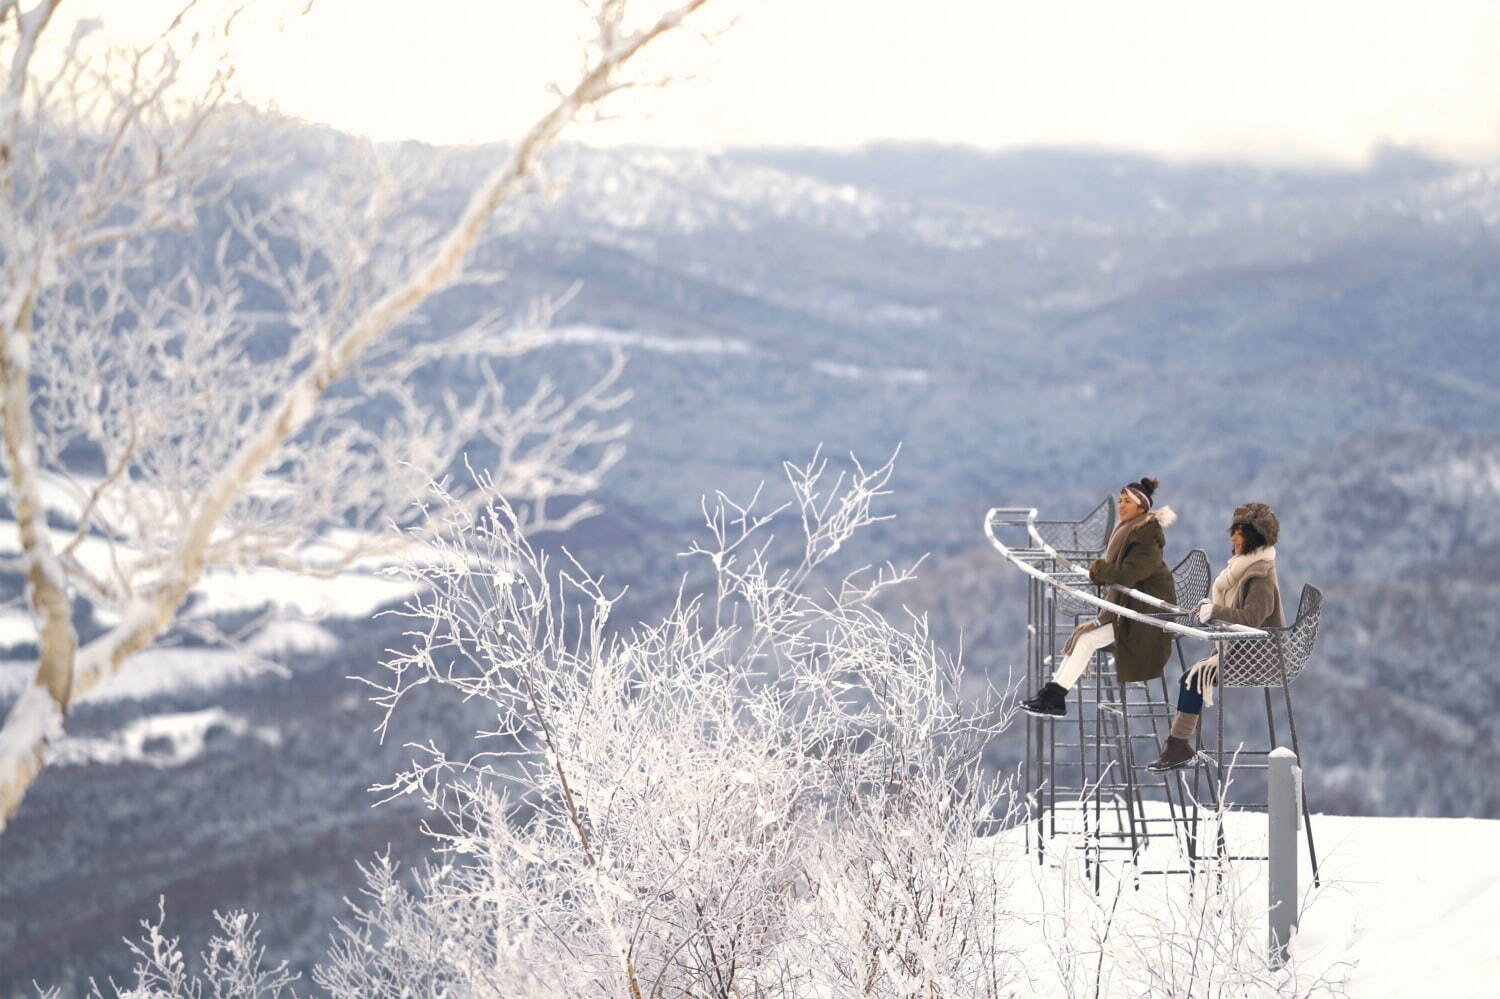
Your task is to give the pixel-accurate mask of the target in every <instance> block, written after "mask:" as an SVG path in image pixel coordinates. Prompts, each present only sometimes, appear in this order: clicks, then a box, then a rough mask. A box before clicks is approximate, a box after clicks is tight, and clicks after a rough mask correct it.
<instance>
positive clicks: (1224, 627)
mask: <svg viewBox="0 0 1500 999" xmlns="http://www.w3.org/2000/svg"><path fill="white" fill-rule="evenodd" d="M1037 523H1038V521H1037V510H1036V507H1019V506H997V507H991V508H990V510H989V512H988V513H986V514H985V515H984V534H985V537H987V538H989V539H990V544H992V545H994V546H995V549H996V550H997V551H999V552H1000V554H1001V555H1004V556H1005V558H1006V559H1007V560H1008V561H1009V562H1010V563H1011V564H1012V565H1014V566H1015V567H1016V568H1018V569H1020V570H1021V571H1022V572H1024V573H1026V574H1027V575H1028V576H1031V577H1032V578H1034V579H1038V580H1041V581H1042V582H1044V583H1046V584H1047V585H1048V586H1050V587H1052V588H1054V589H1056V590H1058V591H1060V592H1061V593H1063V594H1065V595H1066V596H1067V598H1068V599H1069V601H1071V602H1073V603H1082V604H1088V605H1090V606H1093V607H1096V608H1098V609H1099V610H1107V611H1110V612H1111V613H1114V614H1117V615H1119V616H1120V617H1123V618H1129V619H1130V620H1132V621H1140V622H1141V623H1143V624H1149V625H1151V627H1153V628H1160V629H1161V630H1162V631H1167V632H1171V633H1172V634H1174V635H1182V636H1184V637H1186V638H1197V639H1200V640H1202V641H1205V642H1223V641H1231V642H1239V641H1243V640H1245V639H1252V638H1258V639H1266V638H1270V637H1271V636H1270V633H1269V632H1267V631H1266V630H1265V629H1263V628H1251V627H1249V626H1247V625H1243V624H1229V623H1218V624H1207V625H1201V626H1198V627H1194V626H1192V625H1187V624H1180V623H1178V622H1177V621H1175V620H1172V618H1174V617H1186V616H1187V614H1188V612H1187V611H1186V610H1184V609H1183V608H1181V607H1179V606H1177V605H1176V604H1173V603H1169V602H1167V601H1165V600H1161V599H1159V598H1157V597H1154V596H1152V595H1151V594H1149V593H1142V592H1141V591H1140V590H1137V589H1133V588H1132V587H1129V586H1118V585H1116V586H1115V587H1114V590H1115V591H1116V592H1119V593H1123V594H1124V595H1126V596H1128V597H1130V598H1131V599H1132V600H1136V601H1139V602H1140V603H1143V604H1145V605H1146V606H1148V607H1155V608H1156V609H1157V610H1159V611H1162V612H1163V613H1162V614H1146V613H1142V612H1141V611H1138V610H1135V609H1134V608H1130V607H1125V606H1123V605H1121V604H1117V603H1115V602H1114V601H1112V600H1108V599H1106V598H1104V597H1101V596H1099V595H1098V594H1095V593H1091V592H1089V590H1086V589H1083V588H1082V587H1085V586H1088V587H1092V585H1093V584H1092V583H1090V582H1089V576H1088V570H1087V569H1082V568H1079V567H1078V566H1077V565H1075V564H1074V563H1073V562H1072V561H1070V560H1069V559H1067V558H1065V557H1064V556H1063V555H1062V554H1061V553H1060V552H1058V550H1057V549H1056V548H1054V547H1052V545H1051V544H1049V543H1048V542H1047V540H1046V539H1045V538H1043V537H1042V535H1041V532H1040V531H1038V529H1037ZM1006 527H1011V528H1025V529H1026V534H1027V538H1028V540H1029V541H1030V542H1031V545H1030V546H1029V547H1026V548H1012V547H1011V546H1009V545H1007V544H1005V543H1004V542H1003V541H1001V540H1000V539H999V538H998V537H997V536H996V534H995V532H996V529H997V528H1006ZM1038 563H1043V564H1050V566H1051V567H1050V568H1043V566H1042V565H1039V564H1038Z"/></svg>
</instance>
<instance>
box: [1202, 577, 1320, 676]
mask: <svg viewBox="0 0 1500 999" xmlns="http://www.w3.org/2000/svg"><path fill="white" fill-rule="evenodd" d="M1322 617H1323V591H1322V590H1320V589H1318V588H1317V587H1316V586H1314V585H1312V584H1311V583H1307V584H1305V585H1304V586H1303V587H1302V597H1301V599H1300V600H1298V602H1297V618H1296V620H1294V621H1293V622H1292V626H1291V627H1290V628H1277V629H1273V631H1272V634H1271V637H1270V638H1255V639H1251V640H1249V641H1245V642H1225V643H1224V644H1223V645H1222V646H1221V648H1222V649H1223V654H1222V656H1221V659H1220V663H1219V682H1220V683H1222V684H1224V686H1226V687H1275V686H1279V685H1280V683H1281V669H1282V665H1283V664H1285V667H1286V679H1287V682H1288V683H1290V682H1291V681H1293V680H1295V679H1297V677H1298V676H1300V675H1301V674H1302V671H1303V670H1304V669H1306V668H1307V662H1308V660H1309V659H1311V658H1312V654H1313V646H1314V645H1316V644H1317V641H1318V622H1319V621H1320V620H1321V619H1322ZM1278 653H1279V654H1278Z"/></svg>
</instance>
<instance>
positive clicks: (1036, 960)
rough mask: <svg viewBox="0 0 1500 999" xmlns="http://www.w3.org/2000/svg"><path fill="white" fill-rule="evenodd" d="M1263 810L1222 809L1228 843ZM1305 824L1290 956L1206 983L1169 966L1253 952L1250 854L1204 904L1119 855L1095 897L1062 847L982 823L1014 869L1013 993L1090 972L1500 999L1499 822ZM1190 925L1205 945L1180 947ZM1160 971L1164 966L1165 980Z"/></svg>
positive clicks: (1048, 996)
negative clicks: (1032, 849)
mask: <svg viewBox="0 0 1500 999" xmlns="http://www.w3.org/2000/svg"><path fill="white" fill-rule="evenodd" d="M1265 822H1266V820H1265V817H1264V815H1259V814H1251V813H1243V814H1238V815H1232V816H1230V820H1229V822H1228V824H1227V825H1228V828H1229V830H1230V846H1231V850H1232V851H1235V850H1240V849H1243V850H1245V852H1251V851H1260V852H1263V851H1264V835H1265ZM1313 830H1314V834H1315V838H1316V845H1317V849H1318V854H1319V861H1320V873H1321V875H1322V885H1321V887H1317V888H1315V887H1314V886H1313V884H1312V877H1311V870H1310V866H1309V864H1308V860H1307V856H1306V851H1305V849H1304V850H1303V852H1302V857H1301V864H1300V868H1301V869H1300V873H1299V889H1300V891H1301V893H1302V906H1301V916H1300V928H1299V930H1298V932H1297V934H1296V936H1295V937H1294V938H1293V941H1292V948H1291V955H1292V962H1291V965H1290V966H1289V968H1288V969H1286V970H1285V971H1284V972H1281V973H1279V974H1274V975H1266V977H1265V979H1264V981H1263V982H1262V983H1261V984H1260V985H1259V986H1257V987H1252V988H1250V989H1249V990H1248V991H1245V990H1243V986H1241V987H1237V988H1232V989H1230V990H1228V991H1227V992H1222V993H1221V992H1220V991H1218V990H1214V989H1211V988H1209V987H1208V982H1207V981H1202V980H1200V981H1199V982H1198V983H1197V984H1192V983H1190V982H1189V981H1188V979H1187V978H1185V975H1186V974H1188V970H1187V969H1188V968H1189V967H1193V966H1196V968H1197V973H1198V974H1199V975H1200V976H1202V978H1205V979H1206V978H1211V977H1213V976H1214V975H1222V974H1224V969H1223V965H1224V963H1225V960H1226V957H1227V956H1228V954H1229V952H1231V951H1232V950H1233V949H1234V948H1236V947H1239V948H1242V949H1243V950H1244V951H1245V952H1250V951H1253V952H1255V953H1257V954H1258V953H1264V949H1265V947H1266V937H1267V925H1266V905H1267V890H1266V882H1265V866H1266V865H1265V864H1264V863H1263V862H1250V861H1241V862H1239V863H1236V864H1234V865H1233V868H1232V874H1231V877H1230V879H1229V882H1228V883H1227V885H1226V888H1225V892H1224V894H1223V895H1222V896H1215V895H1214V893H1213V892H1211V891H1210V892H1208V893H1207V895H1206V899H1207V901H1208V902H1209V904H1207V905H1203V906H1200V905H1195V900H1194V898H1193V895H1192V894H1191V893H1190V892H1189V889H1188V880H1187V878H1185V877H1184V876H1182V875H1147V876H1145V877H1143V878H1141V879H1139V881H1137V880H1136V879H1135V878H1133V877H1129V876H1125V877H1122V876H1121V875H1122V872H1128V871H1129V870H1130V867H1129V865H1128V864H1126V863H1123V862H1121V861H1113V862H1110V863H1107V864H1106V866H1105V868H1104V870H1105V877H1104V878H1103V883H1102V890H1101V891H1100V893H1099V894H1097V895H1095V894H1094V893H1093V892H1092V891H1091V890H1088V886H1089V884H1090V882H1089V880H1088V878H1087V877H1086V873H1085V871H1084V867H1083V860H1082V855H1081V854H1080V853H1079V852H1078V851H1076V850H1068V849H1066V844H1064V843H1059V844H1058V845H1059V846H1062V847H1064V848H1063V849H1059V850H1057V851H1056V852H1055V854H1054V856H1053V857H1052V858H1051V859H1050V860H1049V861H1048V862H1047V863H1046V864H1043V865H1038V864H1037V863H1036V862H1035V855H1034V854H1032V855H1029V856H1022V855H1021V849H1022V842H1023V841H1022V839H1021V838H1020V830H1014V831H1012V832H1011V833H1009V834H1006V835H1005V836H1002V837H996V838H995V840H993V841H991V842H990V843H989V848H990V849H993V850H996V851H997V852H998V854H999V855H1003V856H1004V858H1005V861H1004V862H1008V863H1012V864H1015V869H1016V870H1017V871H1018V872H1020V873H1018V874H1017V875H1016V876H1015V878H1014V881H1013V885H1014V904H1015V905H1016V906H1017V908H1018V912H1019V913H1020V914H1021V915H1023V918H1024V920H1025V922H1026V923H1027V924H1028V925H1029V926H1030V927H1031V929H1032V933H1031V935H1030V939H1029V940H1026V941H1025V942H1024V943H1023V944H1022V952H1023V954H1024V960H1023V962H1022V963H1023V965H1024V967H1025V968H1026V969H1027V972H1028V976H1029V980H1028V981H1027V982H1026V983H1025V988H1024V989H1023V990H1022V991H1019V992H1017V993H1016V995H1017V996H1018V997H1019V996H1023V995H1024V996H1035V997H1038V999H1064V997H1068V999H1071V997H1073V996H1076V995H1089V996H1092V995H1095V991H1094V986H1095V984H1096V981H1097V980H1098V979H1099V978H1100V977H1101V975H1102V977H1103V983H1102V988H1101V989H1100V991H1099V993H1098V994H1099V995H1100V996H1104V997H1109V996H1140V995H1158V994H1182V995H1194V996H1196V995H1200V994H1201V995H1215V996H1217V995H1220V994H1224V995H1233V996H1241V995H1245V996H1255V997H1262V996H1280V995H1295V996H1302V995H1346V996H1349V997H1351V999H1413V997H1422V996H1432V997H1443V999H1460V997H1461V999H1484V997H1500V942H1497V938H1496V933H1497V931H1500V822H1497V821H1493V820H1484V819H1434V818H1367V817H1346V816H1334V815H1314V816H1313ZM997 859H999V856H997ZM1156 859H1157V860H1158V861H1159V860H1162V859H1164V858H1163V857H1161V856H1158V857H1157V858H1156ZM1143 866H1150V864H1149V863H1148V864H1143ZM1199 884H1200V885H1203V884H1204V883H1203V882H1202V881H1201V880H1200V882H1199ZM1216 899H1223V900H1224V901H1222V902H1218V901H1216ZM1064 920H1066V922H1067V923H1068V925H1070V926H1072V927H1073V930H1072V931H1070V936H1071V937H1072V939H1070V940H1066V941H1065V940H1063V939H1062V936H1063V935H1062V934H1061V933H1060V928H1061V926H1062V923H1063V921H1064ZM1111 923H1112V927H1111V925H1110V924H1111ZM1204 930H1206V931H1207V932H1206V933H1203V932H1201V931H1204ZM1195 935H1196V936H1205V937H1207V938H1208V939H1210V940H1212V941H1213V944H1212V946H1210V947H1207V948H1200V949H1198V950H1195V951H1191V952H1187V951H1184V949H1183V944H1184V942H1185V941H1191V940H1192V939H1193V938H1194V937H1195ZM1101 940H1103V941H1105V943H1104V944H1103V945H1102V949H1103V950H1104V952H1105V956H1106V960H1105V962H1104V963H1103V964H1102V965H1101V964H1100V963H1099V960H1098V957H1099V953H1100V950H1101V943H1100V941H1101ZM1214 948H1218V949H1219V953H1218V954H1214V953H1212V951H1213V950H1214ZM1169 965H1170V966H1171V967H1172V968H1173V970H1172V971H1167V970H1166V969H1167V967H1168V966H1169ZM1163 978H1170V979H1171V980H1172V987H1171V988H1170V989H1169V988H1166V987H1164V983H1163V982H1162V981H1161V979H1163ZM1153 980H1154V981H1155V982H1156V985H1155V987H1153V986H1152V985H1151V984H1149V983H1151V982H1153ZM1069 983H1071V988H1070V986H1069ZM1143 983H1148V984H1144V985H1143ZM1200 988H1201V991H1200ZM1143 989H1144V990H1143Z"/></svg>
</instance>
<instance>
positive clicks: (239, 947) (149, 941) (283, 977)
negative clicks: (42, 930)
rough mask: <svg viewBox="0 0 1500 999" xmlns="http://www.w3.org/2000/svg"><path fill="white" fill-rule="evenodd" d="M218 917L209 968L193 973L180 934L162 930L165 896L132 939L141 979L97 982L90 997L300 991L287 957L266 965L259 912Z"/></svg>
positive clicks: (253, 995)
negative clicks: (130, 982)
mask: <svg viewBox="0 0 1500 999" xmlns="http://www.w3.org/2000/svg"><path fill="white" fill-rule="evenodd" d="M214 918H215V919H216V920H217V921H218V923H219V933H218V934H217V935H215V936H214V937H213V938H212V939H211V940H209V942H208V949H207V950H206V951H204V952H203V954H202V955H200V960H201V963H202V965H203V972H202V974H201V975H197V974H190V973H189V971H188V968H187V959H186V956H185V955H184V954H183V953H182V948H181V947H180V946H178V940H177V938H176V937H169V936H167V935H166V934H165V933H164V932H162V927H163V925H164V924H165V923H166V903H165V901H164V900H163V901H159V902H158V903H157V913H156V919H155V920H150V919H143V920H141V937H140V939H139V940H133V941H126V946H128V947H129V948H130V951H131V953H132V954H134V955H135V956H136V958H137V963H136V966H135V984H134V985H122V984H120V983H118V982H114V981H111V982H110V983H109V987H108V991H105V989H104V987H103V986H101V985H99V983H97V982H94V983H93V987H92V988H91V989H90V990H89V993H88V994H89V997H90V999H104V997H105V996H106V995H108V996H111V997H114V999H168V997H171V999H205V997H209V999H278V997H280V996H288V997H290V996H294V995H295V994H296V993H295V992H293V991H292V988H291V985H292V982H293V981H295V980H296V977H297V976H295V975H293V974H290V973H289V972H288V971H287V969H286V963H285V962H282V963H281V964H278V965H275V966H274V967H267V966H266V965H265V948H264V947H262V946H260V941H259V938H260V934H259V932H258V931H257V930H256V928H255V923H256V919H257V917H255V916H253V915H249V914H246V913H243V912H231V913H229V914H227V915H225V914H223V913H215V914H214ZM41 997H42V999H62V993H61V992H60V991H59V990H57V989H48V990H45V991H43V992H42V993H41Z"/></svg>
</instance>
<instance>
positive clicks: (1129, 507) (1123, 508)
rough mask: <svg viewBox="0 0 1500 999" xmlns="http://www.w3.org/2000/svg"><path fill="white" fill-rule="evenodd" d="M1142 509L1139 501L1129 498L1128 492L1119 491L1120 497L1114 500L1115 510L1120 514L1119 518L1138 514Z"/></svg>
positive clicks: (1127, 517) (1126, 518)
mask: <svg viewBox="0 0 1500 999" xmlns="http://www.w3.org/2000/svg"><path fill="white" fill-rule="evenodd" d="M1142 509H1143V508H1142V506H1141V505H1140V504H1139V503H1137V502H1136V501H1135V500H1133V499H1131V498H1130V494H1129V493H1121V494H1120V498H1119V499H1117V500H1115V510H1116V511H1117V512H1118V513H1119V514H1120V519H1121V520H1129V519H1130V518H1131V517H1135V516H1138V515H1139V514H1140V512H1141V510H1142Z"/></svg>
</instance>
